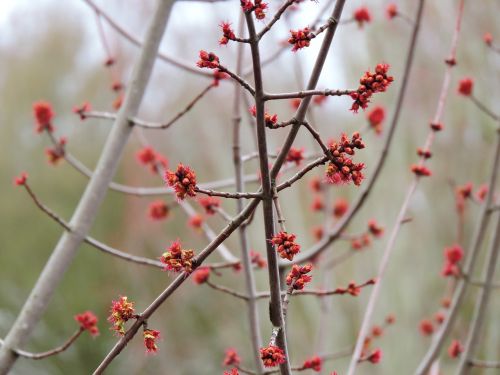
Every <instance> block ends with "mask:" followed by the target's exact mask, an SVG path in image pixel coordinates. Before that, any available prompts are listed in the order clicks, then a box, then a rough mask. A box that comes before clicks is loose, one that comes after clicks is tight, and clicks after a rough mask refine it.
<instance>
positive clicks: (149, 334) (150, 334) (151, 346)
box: [144, 328, 160, 354]
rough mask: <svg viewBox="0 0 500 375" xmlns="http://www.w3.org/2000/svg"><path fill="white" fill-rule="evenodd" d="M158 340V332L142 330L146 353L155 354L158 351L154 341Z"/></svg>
mask: <svg viewBox="0 0 500 375" xmlns="http://www.w3.org/2000/svg"><path fill="white" fill-rule="evenodd" d="M159 338H160V331H157V330H155V329H147V328H146V329H145V330H144V346H145V347H146V353H152V354H155V353H156V352H157V351H158V345H156V341H157V340H158V339H159Z"/></svg>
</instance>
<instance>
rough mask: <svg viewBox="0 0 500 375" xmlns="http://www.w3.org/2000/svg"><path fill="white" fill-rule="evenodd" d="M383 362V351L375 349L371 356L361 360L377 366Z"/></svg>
mask: <svg viewBox="0 0 500 375" xmlns="http://www.w3.org/2000/svg"><path fill="white" fill-rule="evenodd" d="M381 360H382V350H381V349H374V350H373V351H372V352H371V353H370V354H369V355H367V356H365V357H363V358H361V359H360V360H359V361H360V362H364V361H368V362H371V363H373V364H377V363H379V362H380V361H381Z"/></svg>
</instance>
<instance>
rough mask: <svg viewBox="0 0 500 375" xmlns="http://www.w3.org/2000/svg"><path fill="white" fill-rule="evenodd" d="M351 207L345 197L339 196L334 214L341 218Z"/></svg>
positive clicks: (334, 205) (334, 207) (334, 206)
mask: <svg viewBox="0 0 500 375" xmlns="http://www.w3.org/2000/svg"><path fill="white" fill-rule="evenodd" d="M348 209H349V202H348V201H347V200H345V199H344V198H337V199H336V200H335V203H334V204H333V216H335V217H336V218H337V219H340V218H341V217H342V216H344V214H345V213H346V212H347V210H348Z"/></svg>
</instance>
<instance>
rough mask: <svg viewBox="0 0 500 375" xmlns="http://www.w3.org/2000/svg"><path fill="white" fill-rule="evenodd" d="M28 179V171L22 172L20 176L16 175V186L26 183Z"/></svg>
mask: <svg viewBox="0 0 500 375" xmlns="http://www.w3.org/2000/svg"><path fill="white" fill-rule="evenodd" d="M27 180H28V174H27V173H26V172H22V173H21V174H20V175H19V176H17V177H14V185H16V186H22V185H26V181H27Z"/></svg>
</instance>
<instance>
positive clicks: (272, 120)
mask: <svg viewBox="0 0 500 375" xmlns="http://www.w3.org/2000/svg"><path fill="white" fill-rule="evenodd" d="M248 110H249V111H250V114H251V115H252V116H253V117H256V116H257V108H256V107H255V106H252V107H250V108H249V109H248ZM264 122H265V124H266V126H267V127H268V128H272V127H274V126H275V125H276V124H277V122H278V115H277V114H274V115H270V114H269V113H267V112H264Z"/></svg>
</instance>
